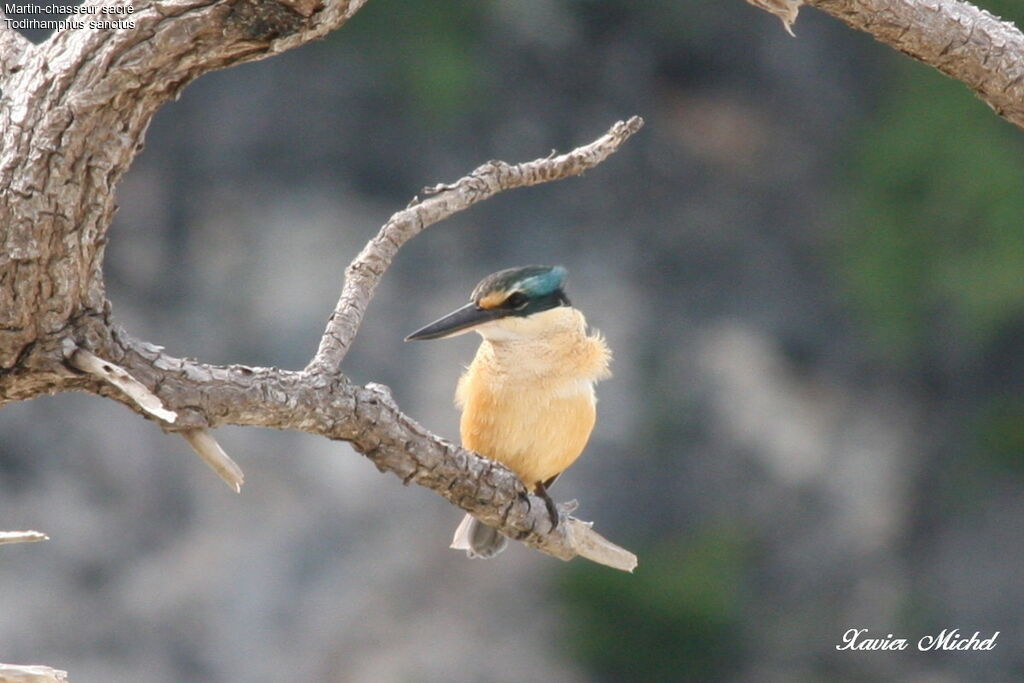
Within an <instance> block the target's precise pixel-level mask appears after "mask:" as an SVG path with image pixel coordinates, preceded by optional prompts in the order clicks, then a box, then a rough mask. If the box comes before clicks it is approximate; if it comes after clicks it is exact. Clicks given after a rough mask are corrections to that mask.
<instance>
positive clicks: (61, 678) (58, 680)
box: [0, 664, 68, 683]
mask: <svg viewBox="0 0 1024 683" xmlns="http://www.w3.org/2000/svg"><path fill="white" fill-rule="evenodd" d="M67 680H68V672H67V671H61V670H60V669H51V668H50V667H48V666H19V665H17V664H0V683H66V681H67Z"/></svg>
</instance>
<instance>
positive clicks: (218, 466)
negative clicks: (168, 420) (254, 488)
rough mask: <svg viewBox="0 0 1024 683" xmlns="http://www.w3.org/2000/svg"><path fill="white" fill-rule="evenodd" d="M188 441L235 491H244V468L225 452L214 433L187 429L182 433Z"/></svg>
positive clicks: (197, 453) (205, 430) (206, 430)
mask: <svg viewBox="0 0 1024 683" xmlns="http://www.w3.org/2000/svg"><path fill="white" fill-rule="evenodd" d="M181 435H182V436H183V437H185V441H188V445H189V446H191V447H192V450H194V451H195V452H196V455H198V456H199V457H200V458H202V459H203V462H205V463H206V464H207V465H209V466H210V469H211V470H213V471H214V472H216V473H217V476H218V477H220V478H221V479H223V480H224V483H225V484H227V485H228V486H230V487H231V489H232V490H233V491H234V492H235V493H241V492H242V484H244V483H245V475H244V474H242V468H241V467H239V466H238V464H237V463H236V462H235V461H234V460H232V459H231V457H230V456H228V454H227V453H225V452H224V449H223V448H221V447H220V444H219V443H217V440H216V439H214V438H213V434H211V433H210V430H208V429H186V430H185V431H183V432H182V433H181Z"/></svg>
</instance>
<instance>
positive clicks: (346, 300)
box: [306, 116, 644, 374]
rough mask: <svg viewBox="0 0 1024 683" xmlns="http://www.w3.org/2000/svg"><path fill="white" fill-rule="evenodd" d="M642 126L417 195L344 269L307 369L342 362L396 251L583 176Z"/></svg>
mask: <svg viewBox="0 0 1024 683" xmlns="http://www.w3.org/2000/svg"><path fill="white" fill-rule="evenodd" d="M643 124H644V122H643V119H641V118H640V117H639V116H634V117H633V118H631V119H629V120H628V121H619V122H618V123H616V124H615V125H614V126H612V128H611V130H609V131H608V132H607V133H605V134H604V135H602V136H601V137H600V138H598V139H597V140H594V141H593V142H591V143H590V144H589V145H584V146H582V147H578V148H576V149H574V150H573V151H571V152H569V153H568V154H563V155H561V156H552V157H547V158H544V159H535V160H534V161H528V162H525V163H521V164H507V163H505V162H503V161H489V162H487V163H486V164H484V165H483V166H480V167H479V168H477V169H476V170H474V171H473V172H472V173H470V174H469V175H467V176H464V177H462V178H459V179H458V180H457V181H455V182H454V183H451V184H448V185H436V186H434V187H431V188H425V189H424V190H423V193H424V194H427V195H429V196H428V197H427V198H426V199H423V200H420V199H419V198H418V197H416V198H414V199H413V201H412V202H411V203H410V204H409V206H408V207H406V208H405V209H404V210H402V211H399V212H398V213H396V214H394V215H393V216H391V218H390V219H389V220H388V222H387V223H385V224H384V226H383V227H382V228H381V229H380V232H378V233H377V236H376V237H374V238H373V239H372V240H370V241H369V242H368V243H367V244H366V246H365V247H364V248H363V250H362V252H360V254H359V255H358V256H357V257H356V258H355V260H353V261H352V263H351V264H349V266H348V268H347V269H346V270H345V284H344V285H343V287H342V291H341V297H340V298H339V299H338V304H337V306H335V307H334V312H333V313H332V314H331V317H330V319H329V320H328V322H327V329H326V331H325V332H324V334H323V337H322V338H321V340H320V348H319V349H317V352H316V355H315V356H314V357H313V360H312V361H310V363H309V365H308V366H306V372H309V373H313V374H319V373H324V372H333V371H334V370H335V369H336V368H337V367H338V365H340V364H341V361H342V360H343V359H344V358H345V354H346V352H347V351H348V348H349V346H350V345H351V343H352V339H353V338H354V337H355V335H356V332H357V331H358V330H359V326H360V325H361V324H362V321H363V315H364V314H365V312H366V306H367V304H368V303H369V302H370V298H371V297H372V296H373V292H374V290H376V288H377V283H378V282H380V279H381V277H382V276H383V275H384V271H386V270H387V268H388V266H390V265H391V261H392V260H393V259H394V257H395V254H397V253H398V250H399V249H401V248H402V245H404V244H405V243H406V242H408V241H409V240H410V239H412V238H413V237H415V236H416V235H418V234H420V233H421V232H423V230H424V229H426V228H427V227H428V226H431V225H433V224H434V223H437V222H439V221H442V220H444V219H445V218H448V217H449V216H451V215H453V214H455V213H458V212H459V211H463V210H465V209H468V208H469V207H470V206H472V205H474V204H476V203H477V202H481V201H483V200H485V199H488V198H490V197H493V196H494V195H495V194H497V193H499V192H503V191H505V190H511V189H514V188H517V187H527V186H530V185H537V184H540V183H546V182H550V181H553V180H561V179H563V178H569V177H571V176H576V175H580V174H581V173H584V172H585V171H588V170H590V169H592V168H594V167H595V166H597V165H598V164H599V163H601V162H602V161H604V160H605V159H607V158H608V157H609V156H610V155H611V154H613V153H615V151H616V150H618V148H619V146H620V145H622V143H623V142H625V141H626V140H627V139H629V138H630V136H632V135H633V134H634V133H636V132H637V131H638V130H640V127H641V126H643Z"/></svg>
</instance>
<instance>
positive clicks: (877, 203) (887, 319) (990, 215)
mask: <svg viewBox="0 0 1024 683" xmlns="http://www.w3.org/2000/svg"><path fill="white" fill-rule="evenodd" d="M893 90H894V92H893V94H892V95H891V96H890V97H889V98H888V99H887V100H886V101H885V102H883V104H882V105H881V107H880V109H879V112H878V114H877V116H875V117H874V121H873V123H872V124H871V126H870V128H869V129H867V130H866V131H865V132H864V134H863V136H862V137H861V138H860V139H859V140H858V141H857V142H856V143H855V144H856V146H857V149H858V150H860V152H859V155H858V158H857V159H856V161H855V162H854V164H853V167H852V169H851V172H850V174H849V177H848V181H847V187H848V189H849V193H850V196H849V204H850V210H849V211H848V212H847V215H846V216H845V220H843V221H842V223H843V226H842V227H843V239H842V250H841V261H842V268H841V272H842V274H843V276H844V279H845V282H846V285H847V288H848V291H850V292H851V293H852V295H853V300H854V302H855V304H856V306H857V307H858V308H859V310H861V311H862V312H863V313H864V315H865V317H866V319H867V320H868V322H869V324H870V326H871V327H872V328H873V330H874V331H875V333H876V338H877V340H878V341H879V342H881V345H882V347H883V348H884V349H885V350H886V351H889V352H895V353H896V354H897V355H902V356H907V355H910V354H912V353H914V352H916V351H918V350H920V349H921V348H922V347H923V346H924V345H925V344H926V343H927V342H928V340H929V338H931V339H940V340H942V339H943V337H946V336H948V335H954V336H955V337H957V338H958V339H960V340H961V341H963V342H966V343H968V344H970V345H972V347H973V348H975V349H979V348H981V347H983V346H984V344H985V343H986V342H988V341H990V340H991V339H992V338H993V336H994V335H996V334H998V333H999V332H1000V330H1002V329H1004V327H1005V326H1006V325H1008V324H1010V323H1012V322H1013V321H1014V320H1017V319H1019V317H1020V316H1021V315H1022V314H1024V287H1022V286H1021V281H1022V273H1024V222H1022V217H1024V192H1022V189H1024V144H1022V140H1021V132H1020V130H1018V129H1016V128H1014V127H1013V126H1011V125H1010V124H1008V123H1007V122H1005V121H1003V120H1001V119H1000V118H998V117H996V116H994V115H993V114H992V112H991V111H989V110H988V109H987V108H986V107H985V106H984V104H982V103H981V102H980V101H978V100H977V99H976V98H974V97H973V96H972V95H971V93H970V92H968V91H967V90H966V89H965V88H964V86H962V85H961V84H959V83H957V82H954V81H952V80H950V79H948V78H945V77H943V76H941V75H939V74H937V73H935V72H933V71H931V70H930V69H924V68H914V69H912V70H911V69H906V72H905V73H904V74H903V75H902V77H899V78H897V79H896V83H895V87H894V89H893Z"/></svg>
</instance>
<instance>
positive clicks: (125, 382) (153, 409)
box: [68, 349, 216, 469]
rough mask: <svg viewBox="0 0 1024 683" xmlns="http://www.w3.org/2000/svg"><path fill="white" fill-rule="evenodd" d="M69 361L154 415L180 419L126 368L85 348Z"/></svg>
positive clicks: (75, 351) (162, 417)
mask: <svg viewBox="0 0 1024 683" xmlns="http://www.w3.org/2000/svg"><path fill="white" fill-rule="evenodd" d="M68 362H69V363H71V365H72V366H74V367H76V368H78V369H79V370H81V371H82V372H88V373H90V374H92V375H95V376H96V377H99V378H100V379H102V380H103V381H105V382H109V383H110V384H113V385H114V386H115V387H117V388H118V389H120V390H121V391H123V392H124V393H125V395H126V396H128V398H130V399H131V400H132V401H134V402H135V404H136V405H137V406H139V407H140V408H142V410H144V411H146V412H147V413H149V414H150V415H152V416H153V417H157V418H160V419H161V420H164V421H165V422H174V421H175V420H177V419H178V415H177V413H175V412H174V411H173V410H167V409H166V408H164V404H163V403H162V402H161V401H160V399H159V398H157V396H156V395H155V394H154V393H153V392H151V391H150V390H149V389H147V388H146V386H145V385H144V384H143V383H142V382H140V381H138V380H137V379H135V378H134V377H132V376H131V375H130V374H128V372H127V371H126V370H125V369H124V368H122V367H119V366H117V365H115V364H114V363H111V362H109V361H105V360H103V359H102V358H100V357H98V356H96V355H95V354H93V353H91V352H89V351H86V350H85V349H75V350H74V351H73V352H72V353H71V356H70V358H69V359H68ZM211 467H213V465H211ZM215 469H216V468H215Z"/></svg>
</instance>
